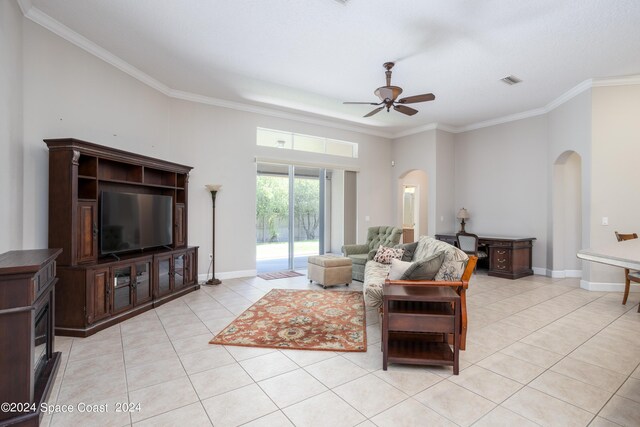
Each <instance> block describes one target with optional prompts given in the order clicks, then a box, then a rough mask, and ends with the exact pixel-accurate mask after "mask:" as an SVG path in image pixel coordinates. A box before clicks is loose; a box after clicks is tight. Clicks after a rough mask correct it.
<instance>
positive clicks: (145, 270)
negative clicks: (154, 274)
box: [135, 262, 153, 304]
mask: <svg viewBox="0 0 640 427" xmlns="http://www.w3.org/2000/svg"><path fill="white" fill-rule="evenodd" d="M135 283H136V304H142V303H143V302H146V301H149V300H151V298H153V293H152V289H151V262H141V263H138V264H136V282H135Z"/></svg>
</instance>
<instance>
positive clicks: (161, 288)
mask: <svg viewBox="0 0 640 427" xmlns="http://www.w3.org/2000/svg"><path fill="white" fill-rule="evenodd" d="M169 292H171V258H160V259H158V295H165V294H167V293H169Z"/></svg>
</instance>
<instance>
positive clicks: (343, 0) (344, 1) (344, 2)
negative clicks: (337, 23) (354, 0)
mask: <svg viewBox="0 0 640 427" xmlns="http://www.w3.org/2000/svg"><path fill="white" fill-rule="evenodd" d="M335 1H337V2H338V3H340V4H347V1H349V0H335Z"/></svg>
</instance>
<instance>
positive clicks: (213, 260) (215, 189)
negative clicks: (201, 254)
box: [205, 184, 222, 285]
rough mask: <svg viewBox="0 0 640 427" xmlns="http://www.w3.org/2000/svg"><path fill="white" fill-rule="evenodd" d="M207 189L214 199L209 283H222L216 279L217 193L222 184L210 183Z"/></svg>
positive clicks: (207, 282)
mask: <svg viewBox="0 0 640 427" xmlns="http://www.w3.org/2000/svg"><path fill="white" fill-rule="evenodd" d="M206 187H207V190H209V191H210V192H211V199H212V200H213V224H212V225H213V227H212V232H211V279H209V280H207V281H206V282H205V284H207V285H219V284H220V283H222V282H221V281H220V280H218V279H216V268H215V265H216V194H217V193H218V191H220V189H221V188H222V185H213V184H208V185H207V186H206Z"/></svg>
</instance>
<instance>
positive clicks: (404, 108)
mask: <svg viewBox="0 0 640 427" xmlns="http://www.w3.org/2000/svg"><path fill="white" fill-rule="evenodd" d="M393 109H394V110H396V111H399V112H401V113H402V114H406V115H407V116H413V115H414V114H416V113H417V112H418V110H414V109H413V108H411V107H407V106H405V105H394V106H393Z"/></svg>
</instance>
